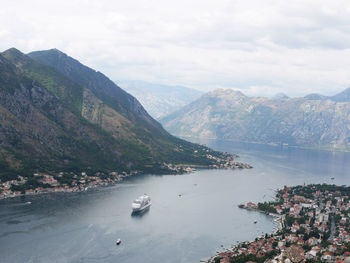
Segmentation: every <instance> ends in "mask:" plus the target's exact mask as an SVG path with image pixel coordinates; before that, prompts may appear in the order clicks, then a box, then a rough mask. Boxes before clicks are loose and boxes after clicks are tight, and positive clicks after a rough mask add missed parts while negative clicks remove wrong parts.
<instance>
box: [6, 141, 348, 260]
mask: <svg viewBox="0 0 350 263" xmlns="http://www.w3.org/2000/svg"><path fill="white" fill-rule="evenodd" d="M206 144H207V145H210V146H212V147H213V148H215V149H218V150H224V151H228V152H234V153H238V154H239V155H240V161H243V162H248V163H250V164H252V165H253V166H254V169H251V170H234V171H232V170H201V171H197V172H195V173H192V174H186V175H177V176H173V175H163V176H155V175H147V176H137V177H133V178H129V179H127V180H125V181H124V182H123V183H121V184H119V185H116V186H113V187H105V188H98V189H94V190H91V191H88V192H84V193H73V194H62V193H61V194H51V195H46V196H32V197H26V198H18V199H13V200H3V201H0V255H1V256H0V262H6V263H11V262H16V263H17V262H62V263H63V262H133V263H135V262H146V263H148V262H186V263H187V262H199V260H200V259H202V258H206V257H209V256H211V255H213V254H214V253H215V252H216V251H220V250H222V246H223V247H228V246H231V245H233V244H236V243H237V242H238V241H244V240H252V239H254V238H255V237H256V236H257V235H261V234H262V233H263V232H264V233H266V232H271V231H272V230H273V228H274V223H273V221H272V218H270V217H268V216H265V215H262V214H259V213H256V212H250V211H245V210H240V209H238V208H237V205H238V204H240V203H243V202H248V201H254V202H258V201H264V200H266V201H267V200H271V199H272V197H273V195H274V192H273V190H274V189H276V188H280V187H283V185H296V184H303V183H332V182H333V183H335V184H339V185H341V184H349V185H350V176H349V172H350V154H346V153H330V152H320V151H310V150H300V149H288V148H287V149H286V148H276V147H268V146H261V145H249V144H237V143H230V142H206ZM332 177H334V178H335V179H334V180H332V179H331V178H332ZM143 193H148V194H149V195H150V196H151V198H152V207H151V208H150V210H149V211H147V212H146V213H144V214H143V215H142V216H136V217H134V216H131V213H130V212H131V209H130V205H131V202H132V200H133V199H135V198H136V197H137V196H139V195H141V194H143ZM179 195H181V197H180V196H179ZM27 201H31V202H32V204H30V205H26V204H25V202H27ZM255 220H257V221H258V223H257V224H254V223H253V222H254V221H255ZM117 238H120V239H121V240H122V244H121V245H120V246H116V245H115V240H116V239H117Z"/></svg>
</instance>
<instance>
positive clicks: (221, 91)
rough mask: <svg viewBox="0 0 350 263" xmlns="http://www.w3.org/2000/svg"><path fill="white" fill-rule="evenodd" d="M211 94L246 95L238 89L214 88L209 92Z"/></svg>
mask: <svg viewBox="0 0 350 263" xmlns="http://www.w3.org/2000/svg"><path fill="white" fill-rule="evenodd" d="M209 94H210V95H211V96H214V97H216V96H230V97H247V96H246V95H244V94H243V93H242V92H241V91H239V90H234V89H216V90H214V91H212V92H210V93H209Z"/></svg>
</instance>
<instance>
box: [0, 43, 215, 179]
mask: <svg viewBox="0 0 350 263" xmlns="http://www.w3.org/2000/svg"><path fill="white" fill-rule="evenodd" d="M208 152H211V153H213V154H219V153H217V152H214V151H211V150H210V149H208V148H206V147H203V146H200V145H197V144H192V143H189V142H186V141H184V140H181V139H178V138H176V137H174V136H172V135H170V134H169V133H168V132H166V131H165V130H164V129H163V128H162V126H161V125H160V124H159V123H158V122H157V121H155V120H154V119H153V118H152V117H150V116H149V115H148V113H147V112H146V111H145V110H144V108H143V107H142V105H141V104H140V103H139V102H138V101H137V100H136V99H135V98H134V97H133V96H131V95H130V94H128V93H127V92H125V91H124V90H122V89H121V88H119V87H118V86H116V85H115V84H114V83H113V82H112V81H111V80H109V79H108V78H107V77H106V76H104V75H103V74H102V73H100V72H96V71H95V70H93V69H90V68H88V67H87V66H84V65H82V64H81V63H79V62H78V61H77V60H75V59H73V58H71V57H69V56H67V55H66V54H64V53H62V52H60V51H58V50H55V49H54V50H47V51H40V52H33V53H30V54H29V55H25V54H23V53H21V52H20V51H19V50H17V49H14V48H12V49H9V50H7V51H5V52H3V53H0V179H1V180H7V179H10V178H16V176H17V175H20V174H25V175H26V176H28V175H30V174H31V173H32V172H35V171H41V172H45V171H51V172H58V171H86V170H88V171H105V172H109V171H118V172H121V171H126V172H128V171H130V170H138V171H142V172H157V171H158V172H159V171H160V169H162V167H164V165H163V163H164V162H165V163H173V164H183V163H187V164H188V163H191V164H202V165H208V164H212V163H213V160H211V159H209V158H208V157H207V154H208Z"/></svg>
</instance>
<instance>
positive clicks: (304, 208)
mask: <svg viewBox="0 0 350 263" xmlns="http://www.w3.org/2000/svg"><path fill="white" fill-rule="evenodd" d="M268 206H269V207H268ZM239 207H241V208H246V209H251V210H258V211H261V212H264V213H267V211H274V213H273V214H271V213H270V212H269V213H270V214H271V215H274V216H277V217H279V221H280V227H279V228H278V229H277V230H276V232H275V233H273V234H271V235H265V236H263V237H260V238H257V239H256V240H254V241H252V242H244V243H240V244H239V245H237V246H235V247H233V248H231V249H229V250H227V251H224V252H221V253H219V254H218V255H216V256H215V257H213V258H211V259H210V261H209V262H270V263H277V262H286V263H287V262H288V263H289V262H349V261H350V187H345V186H334V185H307V186H305V185H304V186H296V187H284V188H283V189H281V190H279V191H278V192H277V194H276V201H275V202H270V203H268V204H266V203H264V205H261V204H254V203H252V202H249V203H247V204H246V205H240V206H239ZM277 221H278V220H277ZM347 258H348V259H347ZM345 259H347V261H345ZM244 260H246V261H244Z"/></svg>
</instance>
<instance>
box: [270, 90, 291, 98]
mask: <svg viewBox="0 0 350 263" xmlns="http://www.w3.org/2000/svg"><path fill="white" fill-rule="evenodd" d="M273 98H274V99H287V98H289V97H288V96H287V95H286V94H284V93H282V92H281V93H277V94H275V96H273Z"/></svg>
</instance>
